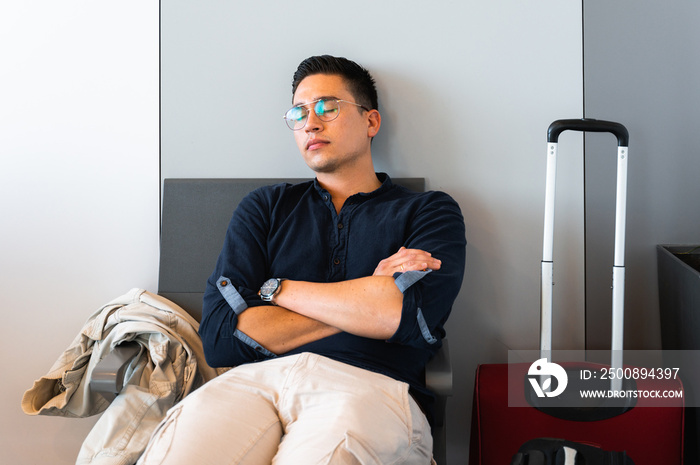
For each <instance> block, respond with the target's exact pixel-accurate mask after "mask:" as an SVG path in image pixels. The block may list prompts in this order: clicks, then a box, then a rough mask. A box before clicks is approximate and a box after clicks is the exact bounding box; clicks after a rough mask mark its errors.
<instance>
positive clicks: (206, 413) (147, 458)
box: [139, 367, 283, 465]
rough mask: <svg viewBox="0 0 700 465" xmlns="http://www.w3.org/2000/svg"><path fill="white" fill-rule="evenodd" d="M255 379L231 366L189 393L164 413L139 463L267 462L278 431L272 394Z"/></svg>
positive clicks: (247, 464) (215, 464) (244, 464)
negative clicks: (166, 413) (225, 371)
mask: <svg viewBox="0 0 700 465" xmlns="http://www.w3.org/2000/svg"><path fill="white" fill-rule="evenodd" d="M261 368H262V367H261ZM260 381H262V380H259V379H256V376H255V373H254V371H252V370H240V372H239V371H238V370H237V369H234V370H231V371H229V372H227V373H224V374H222V375H220V376H219V377H217V378H215V379H213V380H211V381H210V382H208V383H206V384H205V385H204V386H202V387H200V388H199V389H197V390H196V391H194V392H193V393H192V394H190V395H189V396H187V397H186V398H185V399H184V400H183V401H182V402H180V403H179V404H178V405H176V406H175V407H173V408H172V409H171V410H170V411H169V412H168V415H167V416H166V418H165V419H164V420H163V422H161V424H160V425H159V426H158V429H157V430H156V431H155V432H154V434H153V436H152V437H151V441H150V443H149V445H148V447H147V448H146V451H145V452H144V454H143V456H142V458H141V460H140V461H139V465H155V464H158V465H192V464H197V465H221V464H240V465H260V464H269V463H270V462H271V460H272V457H273V456H274V455H275V453H276V452H277V448H278V446H279V442H280V439H281V437H282V434H283V430H282V424H281V422H280V420H279V416H278V415H277V409H276V407H275V405H274V399H275V397H276V394H275V393H274V392H273V391H272V390H270V389H268V388H266V387H265V386H264V383H261V382H260Z"/></svg>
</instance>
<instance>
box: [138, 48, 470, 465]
mask: <svg viewBox="0 0 700 465" xmlns="http://www.w3.org/2000/svg"><path fill="white" fill-rule="evenodd" d="M292 94H293V105H294V106H293V107H292V109H291V110H289V111H288V112H287V114H286V115H285V119H286V121H287V124H288V125H289V127H290V129H292V130H294V136H295V139H296V143H297V146H298V147H299V151H300V152H301V154H302V156H303V157H304V160H305V162H306V163H307V165H308V166H309V167H310V168H311V169H312V170H313V171H314V172H315V173H316V179H315V180H314V181H310V182H306V183H302V184H297V185H289V184H281V185H275V186H269V187H266V188H262V189H258V190H256V191H254V192H252V193H251V194H249V195H248V196H247V197H246V198H245V199H244V200H243V201H242V202H241V203H240V205H239V207H238V208H237V209H236V211H235V212H234V214H233V218H232V220H231V223H230V225H229V228H228V231H227V236H226V241H225V244H224V247H223V250H222V252H221V255H220V257H219V260H218V262H217V264H216V267H215V270H214V272H213V274H212V275H211V277H210V279H209V281H208V283H207V290H206V293H205V297H204V308H203V318H202V323H201V327H200V334H201V336H202V341H203V343H204V350H205V353H206V357H207V362H208V363H209V364H210V365H212V366H224V367H226V366H235V367H236V368H233V369H232V370H230V371H228V372H226V373H225V374H223V375H221V376H219V377H218V378H216V379H214V380H213V381H211V382H209V383H207V384H206V385H205V386H203V387H202V388H200V389H199V390H197V391H196V392H195V393H193V394H191V395H190V396H189V397H188V398H187V399H185V400H184V401H183V402H182V403H180V404H179V405H178V406H176V407H175V408H174V409H173V410H171V411H170V412H169V414H168V417H167V418H166V419H165V421H164V422H163V423H162V424H161V426H160V427H159V429H158V431H156V433H155V434H154V437H153V439H152V441H151V444H150V445H149V447H148V449H147V450H146V452H145V454H144V457H143V458H142V463H145V464H151V463H177V464H179V463H182V464H194V463H196V464H210V463H211V464H219V463H226V464H229V463H236V464H238V463H240V464H269V463H272V462H274V463H276V464H295V465H301V464H304V465H306V464H317V463H319V464H320V463H332V464H357V463H363V464H385V463H397V464H398V463H406V464H409V463H410V464H429V463H430V462H431V451H432V438H431V436H430V426H429V422H428V418H427V417H426V414H427V415H428V417H429V416H430V413H431V400H432V394H431V393H430V392H429V391H428V390H427V389H426V387H425V384H424V368H425V364H426V362H427V361H428V360H429V359H430V358H431V356H432V355H433V354H435V352H436V351H437V350H438V349H439V347H440V345H441V339H442V337H444V330H443V324H444V323H445V321H446V320H447V317H448V315H449V313H450V310H451V306H452V303H453V301H454V299H455V298H456V296H457V293H458V291H459V287H460V285H461V282H462V277H463V273H464V259H465V257H464V255H465V245H466V241H465V238H464V236H465V232H464V221H463V219H462V216H461V213H460V211H459V207H458V206H457V204H456V203H455V202H454V201H453V200H452V199H451V198H450V197H449V196H448V195H446V194H444V193H440V192H429V193H414V192H411V191H409V190H407V189H404V188H402V187H399V186H397V185H394V184H392V182H391V179H390V178H389V177H388V176H387V175H384V174H376V173H375V171H374V166H373V162H372V155H371V142H372V139H373V138H374V137H375V136H376V135H377V133H378V131H379V128H380V125H381V116H380V114H379V112H378V111H377V96H376V90H375V86H374V81H373V79H372V78H371V76H370V75H369V73H368V72H367V71H366V70H365V69H364V68H362V67H360V66H359V65H357V64H356V63H354V62H351V61H349V60H347V59H344V58H335V57H330V56H319V57H311V58H309V59H307V60H305V61H304V62H302V63H301V64H300V65H299V68H298V69H297V72H296V73H295V75H294V79H293V86H292ZM252 362H258V363H252ZM423 412H425V413H426V414H424V413H423Z"/></svg>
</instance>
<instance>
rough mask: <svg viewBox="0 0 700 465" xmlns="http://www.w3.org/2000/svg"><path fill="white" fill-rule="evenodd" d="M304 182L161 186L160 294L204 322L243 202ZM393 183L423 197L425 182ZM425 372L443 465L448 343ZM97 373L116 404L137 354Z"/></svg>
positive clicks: (128, 353) (111, 361) (117, 357)
mask: <svg viewBox="0 0 700 465" xmlns="http://www.w3.org/2000/svg"><path fill="white" fill-rule="evenodd" d="M304 180H305V179H166V180H165V182H164V185H163V214H162V221H161V240H160V267H159V276H158V294H159V295H161V296H163V297H165V298H167V299H169V300H171V301H172V302H175V303H176V304H178V305H179V306H181V307H182V308H183V309H184V310H186V311H187V312H188V313H190V314H191V315H192V316H193V317H194V318H195V319H196V320H197V321H200V320H201V318H202V296H203V295H204V290H205V287H206V281H207V278H208V277H209V275H210V274H211V272H212V270H213V269H214V264H215V263H216V259H217V257H218V256H219V253H220V252H221V247H222V246H223V243H224V237H225V235H226V230H227V227H228V223H229V221H230V219H231V215H232V214H233V211H234V209H235V208H236V206H237V205H238V203H239V202H240V200H241V199H243V197H245V196H246V195H247V194H248V193H249V192H251V191H252V190H254V189H256V188H258V187H260V186H265V185H269V184H275V183H278V182H291V183H296V182H301V181H304ZM394 182H395V183H397V184H400V185H403V186H406V187H408V188H409V189H412V190H414V191H419V192H422V191H423V190H424V189H425V180H424V179H423V178H403V179H401V178H399V179H395V180H394ZM443 344H444V345H443V349H441V350H440V352H439V353H438V354H437V355H436V356H435V357H434V358H433V359H432V360H431V361H430V363H429V364H428V367H427V368H426V384H427V385H428V387H429V388H430V389H431V390H432V391H433V392H435V393H436V395H437V400H436V405H435V422H434V423H435V424H434V426H433V438H434V447H433V449H434V456H435V460H436V461H437V462H438V463H440V464H443V463H445V446H446V444H445V442H446V438H445V406H446V400H447V397H448V396H451V395H452V366H451V363H450V357H449V350H448V346H447V340H446V339H445V340H444V341H443ZM117 349H118V350H114V351H113V352H112V353H111V354H110V355H109V356H108V357H106V358H105V359H104V360H102V361H101V362H100V363H99V365H98V367H97V368H96V369H95V372H94V373H93V376H92V378H91V381H90V386H91V388H92V389H93V391H95V392H100V393H101V394H103V395H105V397H108V398H113V397H114V396H115V395H117V394H118V393H119V392H120V391H121V389H122V387H123V384H124V372H125V368H126V366H127V365H128V361H129V360H130V359H131V358H132V357H134V356H135V355H136V353H137V351H138V347H135V346H131V347H130V346H128V345H126V346H123V347H122V346H120V347H118V348H117Z"/></svg>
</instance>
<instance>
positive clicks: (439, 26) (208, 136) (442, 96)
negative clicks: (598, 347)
mask: <svg viewBox="0 0 700 465" xmlns="http://www.w3.org/2000/svg"><path fill="white" fill-rule="evenodd" d="M161 19H162V23H161V24H162V26H161V27H162V68H161V73H162V77H161V82H162V123H163V124H162V175H163V177H266V176H268V177H305V176H313V173H312V172H311V171H310V170H308V168H307V167H306V166H305V165H304V163H303V161H302V159H301V157H300V155H299V154H298V151H297V149H296V146H295V144H294V142H293V138H292V134H291V131H289V130H288V129H287V127H286V126H285V124H284V123H283V121H282V118H281V115H282V114H283V113H284V112H285V111H286V110H287V109H288V107H289V106H290V103H291V76H292V73H293V72H294V70H295V69H296V66H297V65H298V64H299V62H300V61H301V60H303V59H304V58H306V57H308V56H310V55H314V54H322V53H330V54H334V55H341V56H347V57H348V58H350V59H353V60H356V61H358V62H359V63H361V64H363V65H364V66H366V67H367V68H369V69H370V71H372V72H373V74H374V75H375V77H376V79H377V85H378V90H379V100H380V111H381V112H382V115H383V126H382V128H381V131H380V134H379V135H378V137H377V138H376V139H375V142H374V146H373V154H374V156H375V162H376V168H377V169H378V170H381V171H388V172H389V173H390V174H391V175H392V176H424V177H426V178H427V183H428V187H429V188H431V189H441V190H445V191H447V192H449V193H450V194H452V195H453V196H454V197H455V199H456V200H457V201H458V202H459V203H460V205H461V207H462V209H463V213H464V215H465V219H466V225H467V239H468V241H469V245H468V249H467V275H466V278H465V281H464V286H463V288H462V292H461V295H460V297H459V298H458V300H457V304H456V306H455V309H454V312H453V314H452V316H451V318H450V320H449V321H448V324H447V331H448V337H449V338H450V345H451V349H452V356H453V363H454V369H455V396H454V397H453V398H452V399H451V401H450V404H449V405H450V406H449V415H448V436H449V437H448V442H449V444H448V447H449V458H450V462H451V463H465V461H466V456H467V447H468V442H469V423H470V415H471V401H472V390H473V383H474V370H475V369H476V364H477V363H485V362H505V361H506V355H507V350H508V349H509V348H511V349H534V348H536V347H537V344H538V335H539V267H540V259H541V253H542V249H541V247H542V221H543V220H542V217H543V209H544V173H545V158H546V130H547V127H548V125H549V124H550V123H551V122H552V121H553V120H555V119H559V118H577V117H582V116H583V109H582V104H583V97H582V88H583V73H582V59H581V58H582V57H581V49H582V43H581V40H582V39H581V36H582V34H581V3H580V2H562V1H558V0H547V1H538V2H522V1H518V0H498V1H493V2H483V1H476V0H469V1H460V2H455V1H447V0H441V1H435V2H426V1H424V0H420V1H417V0H409V1H383V2H376V1H371V0H355V1H353V2H328V1H320V0H311V1H307V2H305V3H304V4H303V5H299V4H294V3H290V2H288V1H267V2H264V5H263V4H262V3H256V2H227V1H213V0H208V1H201V2H190V1H184V0H180V1H169V2H166V3H164V4H163V6H162V14H161ZM560 153H561V154H562V156H561V162H560V166H559V179H558V180H559V186H560V189H559V192H558V193H559V197H558V208H557V235H558V236H557V237H558V241H557V249H556V253H555V260H556V262H557V265H556V271H557V286H556V292H557V298H558V301H559V302H561V303H562V305H561V306H560V309H561V311H560V312H559V313H558V314H557V319H556V332H555V341H556V343H557V347H559V348H583V345H582V344H583V336H582V334H583V307H582V303H583V285H582V283H583V247H582V241H583V237H582V236H583V209H582V205H583V180H582V179H583V164H582V160H583V158H582V138H581V137H580V135H569V134H567V135H564V136H562V139H561V143H560ZM564 238H566V240H564ZM564 304H566V305H564Z"/></svg>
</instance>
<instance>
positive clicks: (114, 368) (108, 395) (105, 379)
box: [89, 341, 141, 402]
mask: <svg viewBox="0 0 700 465" xmlns="http://www.w3.org/2000/svg"><path fill="white" fill-rule="evenodd" d="M140 350H141V347H140V346H139V344H138V343H136V342H133V341H130V342H123V343H121V344H119V345H118V346H116V347H115V348H114V349H113V350H112V351H111V352H109V353H108V354H107V355H106V356H105V357H104V358H103V359H102V360H100V361H99V362H98V363H97V365H95V368H94V369H93V371H92V376H91V377H90V381H89V383H90V390H91V391H92V392H95V393H99V394H101V395H102V396H103V397H104V398H105V399H107V400H108V401H110V402H111V401H112V400H114V398H115V397H116V396H117V394H119V393H120V392H121V390H122V388H123V387H124V373H125V372H126V369H127V367H128V366H129V363H130V362H131V361H132V360H133V359H134V358H135V357H136V356H137V355H138V353H139V351H140Z"/></svg>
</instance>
